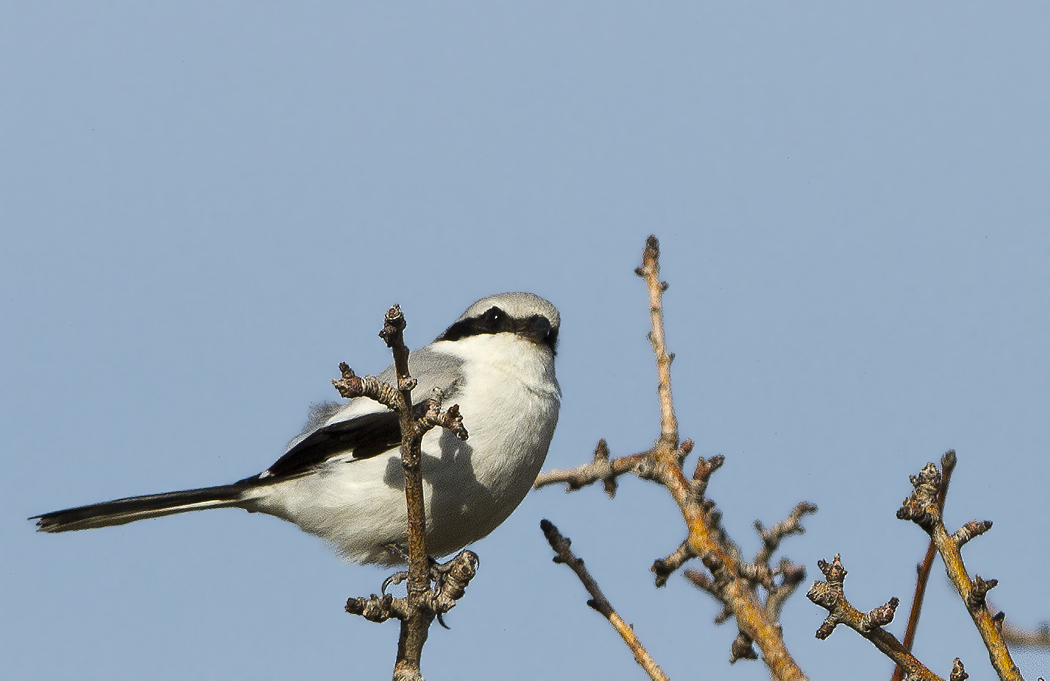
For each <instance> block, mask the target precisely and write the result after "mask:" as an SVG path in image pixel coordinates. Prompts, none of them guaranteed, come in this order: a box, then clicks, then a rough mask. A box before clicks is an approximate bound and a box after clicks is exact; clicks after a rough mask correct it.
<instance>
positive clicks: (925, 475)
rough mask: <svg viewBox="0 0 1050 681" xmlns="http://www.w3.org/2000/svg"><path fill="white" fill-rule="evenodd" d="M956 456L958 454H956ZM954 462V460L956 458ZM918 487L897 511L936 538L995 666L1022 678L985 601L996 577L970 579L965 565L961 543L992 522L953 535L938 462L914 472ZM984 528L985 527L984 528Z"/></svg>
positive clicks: (1011, 680) (1007, 678)
mask: <svg viewBox="0 0 1050 681" xmlns="http://www.w3.org/2000/svg"><path fill="white" fill-rule="evenodd" d="M952 458H953V459H954V456H953V457H952ZM953 463H954V461H953ZM911 482H912V486H913V487H914V491H913V492H912V494H911V496H909V497H908V498H907V499H905V500H904V503H903V504H902V505H901V508H900V509H899V510H898V511H897V517H898V518H900V519H901V520H911V521H913V522H915V523H916V524H917V525H919V527H921V528H923V529H924V530H925V531H926V532H927V533H928V534H929V535H930V538H931V539H932V540H933V543H934V545H935V546H936V548H937V552H938V553H939V554H940V555H941V559H942V560H943V561H944V567H945V569H946V570H947V572H948V578H949V579H950V580H951V582H952V584H953V585H954V586H955V589H956V590H957V591H958V592H959V595H960V596H961V597H962V599H963V602H964V603H965V604H966V610H967V612H969V613H970V617H971V618H972V619H973V622H974V624H975V625H976V626H977V631H978V632H979V633H980V634H981V639H982V640H983V641H984V645H985V647H986V648H987V649H988V657H989V658H990V659H991V662H992V667H993V668H994V669H995V671H996V673H997V674H998V675H999V678H1000V679H1003V680H1004V681H1021V673H1020V671H1019V670H1018V669H1017V665H1015V664H1014V662H1013V659H1012V658H1011V657H1010V651H1009V649H1008V648H1007V646H1006V642H1005V641H1004V640H1003V634H1002V630H1001V626H1000V625H1001V623H1002V619H1001V618H1000V619H999V620H998V621H996V619H995V618H994V617H993V616H992V614H991V612H990V611H989V608H988V607H987V605H986V603H985V595H986V594H987V592H988V590H989V589H991V588H993V587H994V586H995V585H996V584H997V581H996V580H984V579H981V577H980V576H979V575H978V576H975V578H974V579H973V580H971V579H970V577H969V575H968V574H967V572H966V566H965V565H963V560H962V553H961V552H960V547H961V545H962V544H963V543H965V541H964V540H968V539H969V538H970V535H971V534H972V535H973V536H977V535H978V534H980V533H981V532H976V529H977V528H980V527H984V526H985V524H987V526H988V527H991V525H990V523H987V521H986V522H985V523H971V524H970V525H969V526H970V527H971V528H974V529H973V530H970V531H962V532H956V533H955V535H949V534H948V531H947V530H946V529H945V527H944V522H943V521H942V519H941V509H940V506H939V505H938V503H937V499H936V497H937V489H938V487H939V486H940V482H941V473H940V471H939V470H937V466H935V465H934V464H932V463H928V464H926V466H925V467H924V468H923V469H922V471H921V472H920V473H919V475H918V476H911ZM982 532H983V530H982Z"/></svg>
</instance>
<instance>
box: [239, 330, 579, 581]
mask: <svg viewBox="0 0 1050 681" xmlns="http://www.w3.org/2000/svg"><path fill="white" fill-rule="evenodd" d="M431 349H433V350H435V351H439V352H447V353H449V354H452V355H455V356H457V357H459V358H460V359H461V360H463V365H462V371H463V381H462V384H461V389H460V391H459V393H458V394H457V395H456V396H455V397H454V398H453V401H455V402H457V403H458V404H459V406H460V411H461V413H462V414H463V424H464V425H465V426H466V428H467V431H468V432H469V434H470V435H469V439H468V440H467V441H466V442H462V441H460V440H458V439H457V438H456V437H455V436H453V435H452V434H451V433H449V432H447V431H442V430H438V429H435V430H432V431H431V432H429V433H427V435H426V436H425V437H424V438H423V491H424V496H425V498H426V505H427V530H428V531H427V550H428V551H429V552H430V554H431V555H434V556H443V555H447V554H449V553H452V552H454V551H457V550H459V549H460V548H462V547H464V546H466V545H467V544H469V543H471V542H473V541H476V540H478V539H480V538H482V537H484V536H485V535H487V534H489V533H490V532H492V530H494V529H495V528H496V527H497V526H498V525H499V524H500V523H502V522H503V521H504V520H506V518H507V517H508V516H509V515H510V514H511V512H512V511H513V510H514V509H515V508H517V506H518V504H519V503H521V500H522V499H523V498H524V497H525V495H526V494H527V493H528V491H529V489H530V488H531V486H532V483H533V481H534V480H535V479H536V475H537V474H538V473H539V471H540V468H541V466H542V465H543V461H544V458H545V457H546V455H547V449H548V447H549V445H550V441H551V437H553V435H554V427H555V425H557V422H558V408H559V406H560V403H561V392H560V390H559V388H558V382H557V379H556V378H555V376H554V362H553V354H552V353H551V352H550V350H549V349H548V348H546V347H543V346H538V345H535V344H533V343H531V342H529V341H527V340H524V339H522V338H519V337H517V336H514V335H511V334H489V335H479V336H472V337H469V338H463V339H460V340H458V341H455V342H448V341H442V342H438V343H435V344H434V345H433V346H431ZM417 397H418V396H417ZM448 406H451V404H450V403H446V404H445V407H446V408H447V407H448ZM369 410H370V409H369ZM263 489H265V490H266V492H265V493H264V494H262V495H260V497H258V498H257V500H256V503H255V508H253V509H252V510H258V511H262V512H264V513H270V514H272V515H276V516H278V517H281V518H284V519H286V520H290V521H292V522H296V523H297V524H298V525H299V526H300V527H301V528H302V529H303V530H305V531H307V532H310V533H312V534H316V535H318V536H321V537H323V538H324V539H326V540H328V541H330V542H331V543H333V544H334V545H335V546H336V547H337V549H338V550H339V552H340V553H342V554H343V555H345V556H346V557H347V558H349V559H351V560H354V561H357V562H369V563H381V564H386V565H389V564H396V563H403V562H404V558H403V556H402V555H401V554H400V553H399V552H398V551H397V550H396V549H394V548H393V546H402V547H403V546H405V545H406V544H407V535H406V529H405V524H406V518H405V497H404V481H403V477H402V471H401V462H400V457H399V454H398V451H397V449H394V450H391V451H390V452H388V453H385V454H381V455H379V456H376V457H373V458H370V459H364V460H344V461H333V462H331V463H329V464H326V465H325V466H324V467H323V469H322V470H321V471H320V472H319V473H318V474H317V475H308V476H304V477H301V478H296V479H292V480H287V481H283V482H280V483H277V484H275V485H273V486H272V487H269V488H263ZM260 491H262V490H260Z"/></svg>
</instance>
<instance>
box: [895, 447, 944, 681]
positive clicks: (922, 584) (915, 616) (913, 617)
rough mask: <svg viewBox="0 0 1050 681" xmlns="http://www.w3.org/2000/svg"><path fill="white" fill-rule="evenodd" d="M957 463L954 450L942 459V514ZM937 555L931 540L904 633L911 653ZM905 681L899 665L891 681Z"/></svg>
mask: <svg viewBox="0 0 1050 681" xmlns="http://www.w3.org/2000/svg"><path fill="white" fill-rule="evenodd" d="M955 462H956V458H955V450H954V449H949V450H948V451H947V452H945V453H944V456H942V457H941V468H942V469H943V470H944V474H943V475H942V476H941V484H940V488H939V489H938V490H937V508H938V509H939V510H940V511H941V512H943V511H944V500H945V498H946V497H947V495H948V484H949V483H950V482H951V479H952V472H953V471H954V470H955ZM936 553H937V548H936V547H935V546H934V545H933V540H932V539H931V540H930V543H929V545H928V546H927V547H926V556H925V557H924V558H923V559H922V563H920V564H919V566H918V570H917V572H918V574H917V576H916V578H915V595H914V596H912V601H911V611H910V612H909V613H908V628H907V629H906V630H905V632H904V648H905V650H908V651H909V652H910V651H911V649H912V646H913V645H914V644H915V633H916V631H917V630H918V628H919V615H920V614H921V613H922V601H923V599H924V598H925V596H926V585H927V584H928V583H929V581H930V572H931V571H932V570H933V557H934V555H936ZM903 679H904V669H903V668H902V667H901V666H900V665H898V666H897V667H896V668H895V669H894V670H893V676H891V677H890V681H902V680H903Z"/></svg>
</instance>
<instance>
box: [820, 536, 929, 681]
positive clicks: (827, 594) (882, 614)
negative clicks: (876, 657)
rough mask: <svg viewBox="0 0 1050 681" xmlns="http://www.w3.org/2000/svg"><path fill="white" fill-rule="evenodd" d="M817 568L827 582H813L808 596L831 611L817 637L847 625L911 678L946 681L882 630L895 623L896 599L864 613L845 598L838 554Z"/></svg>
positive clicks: (922, 680) (921, 680) (843, 579)
mask: <svg viewBox="0 0 1050 681" xmlns="http://www.w3.org/2000/svg"><path fill="white" fill-rule="evenodd" d="M817 566H818V567H820V571H821V572H823V573H824V577H825V579H826V580H827V581H826V582H814V583H813V586H812V587H811V588H810V590H809V593H807V594H806V597H807V598H809V600H811V601H813V602H814V603H816V604H817V605H819V606H821V607H823V608H825V609H826V610H827V611H828V616H827V618H826V619H825V620H824V623H823V624H821V625H820V628H819V629H817V638H819V639H821V640H823V639H826V638H827V637H828V636H831V633H832V632H833V631H834V630H835V627H836V626H838V625H839V624H845V625H847V626H848V627H850V628H851V629H854V630H855V631H857V633H859V634H860V635H861V636H863V637H864V638H866V639H868V640H869V641H871V642H872V643H873V644H874V645H875V647H876V648H878V649H879V650H880V651H882V653H883V654H885V655H886V656H887V657H889V658H890V659H891V660H893V661H894V662H896V663H897V664H898V665H899V666H901V667H904V669H905V671H906V672H907V673H908V678H909V679H918V680H920V681H943V679H941V677H939V676H937V675H936V674H934V673H933V672H931V671H930V670H929V669H927V668H926V667H925V666H924V665H923V664H922V663H921V662H919V661H918V660H917V659H916V658H915V657H914V656H913V655H912V654H911V653H910V652H908V651H907V650H905V649H904V646H903V645H901V643H900V641H898V640H897V638H896V637H895V636H894V635H893V634H891V633H890V632H888V631H886V630H885V629H883V628H882V626H883V625H885V624H889V623H890V622H892V621H893V613H894V610H895V609H896V608H897V603H898V601H897V599H896V598H891V599H890V601H889V602H888V603H887V604H886V605H883V606H880V607H878V608H875V609H874V610H872V611H871V612H868V613H863V612H861V611H859V610H857V609H856V608H855V607H853V605H852V604H851V603H850V602H849V600H847V599H846V595H845V593H844V591H843V582H844V581H845V580H846V568H844V567H843V566H842V560H841V558H840V557H839V555H838V554H835V560H833V561H832V562H831V563H827V562H825V561H823V560H821V561H818V562H817Z"/></svg>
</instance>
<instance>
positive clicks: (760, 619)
mask: <svg viewBox="0 0 1050 681" xmlns="http://www.w3.org/2000/svg"><path fill="white" fill-rule="evenodd" d="M659 258H660V244H659V242H658V241H657V239H656V237H654V236H650V237H649V238H648V239H647V240H646V244H645V249H644V251H643V253H642V266H641V267H639V268H638V269H636V270H635V273H636V274H638V275H639V276H640V277H642V278H643V279H644V280H645V282H646V285H647V288H648V293H649V313H650V318H651V323H652V330H651V331H650V333H649V341H650V342H651V343H652V346H653V354H654V355H655V356H656V366H657V379H658V380H657V392H658V396H659V401H660V436H659V438H658V439H657V440H656V443H655V444H654V446H653V447H652V448H651V449H649V450H648V451H645V452H642V453H639V454H633V455H631V456H627V457H620V458H616V459H613V460H611V461H610V460H609V457H608V448H607V447H605V444H604V441H603V442H601V443H599V448H598V451H596V452H595V460H594V462H593V463H590V464H587V465H585V466H580V467H578V468H576V469H573V470H571V471H553V472H551V473H546V474H544V475H541V476H540V477H539V478H538V479H537V481H536V486H537V487H542V486H544V485H549V484H553V483H556V482H564V483H566V484H567V486H568V490H569V491H572V490H574V489H578V488H579V487H582V486H584V485H587V484H591V483H593V482H597V481H599V480H601V481H603V482H604V483H605V489H606V491H607V492H609V493H610V494H611V493H612V492H613V491H615V479H616V477H617V476H618V475H622V474H624V473H634V474H635V475H637V476H638V477H640V478H643V479H647V480H652V481H655V482H658V483H660V484H661V485H663V486H664V487H666V488H667V491H668V492H669V493H670V494H671V496H672V498H673V499H674V500H675V503H676V504H677V505H678V507H679V509H680V510H681V513H682V517H683V519H684V521H685V524H686V527H687V528H688V535H687V538H686V540H685V542H684V543H683V544H682V546H680V547H679V549H678V550H676V551H675V552H674V553H673V554H671V555H670V556H668V557H667V558H666V559H663V560H661V561H657V563H656V564H654V572H656V575H657V584H658V585H659V584H661V583H662V581H663V580H665V579H666V578H667V576H668V575H669V574H671V572H673V571H675V570H677V569H678V568H679V567H680V566H681V565H682V564H683V563H684V562H685V561H686V560H687V559H688V558H691V557H700V558H701V559H702V560H703V561H704V563H705V565H708V566H709V569H712V570H717V571H718V575H716V579H715V580H714V581H711V582H710V587H711V588H710V589H709V590H710V591H711V593H712V594H714V595H715V597H716V598H717V599H718V600H719V601H720V602H722V603H723V604H724V606H725V610H724V612H731V613H732V615H733V616H734V617H735V618H736V621H737V627H738V629H739V630H740V633H741V636H739V637H738V638H737V643H735V644H734V648H733V655H734V657H745V656H746V651H744V650H743V646H744V645H745V643H746V645H747V646H750V643H751V642H754V643H755V644H756V645H757V646H758V647H759V649H760V650H761V652H762V658H763V661H764V662H765V663H766V665H767V667H768V668H769V671H770V673H771V674H772V676H773V677H774V678H776V679H779V680H781V681H787V680H790V681H801V680H802V679H805V678H806V677H805V675H804V674H803V673H802V670H801V669H800V668H799V666H798V665H797V664H796V663H795V661H794V660H793V659H792V658H791V655H790V654H789V653H788V650H787V647H786V646H785V645H784V640H783V636H782V634H781V631H780V627H779V625H778V624H777V622H776V618H775V616H773V615H772V613H773V612H774V611H778V610H779V608H775V609H774V610H767V609H766V608H764V607H763V606H762V605H761V604H760V603H759V601H758V597H757V595H756V593H755V592H754V587H753V584H752V582H751V581H750V580H749V578H748V577H746V576H745V575H744V573H750V572H755V574H753V575H751V577H752V578H754V577H759V575H758V574H757V572H756V571H754V570H750V568H749V567H748V566H742V563H741V561H740V559H739V549H737V548H736V547H735V546H734V545H733V544H732V542H730V541H729V539H728V537H727V536H726V535H725V533H724V532H723V530H722V528H721V526H720V524H719V518H720V513H719V512H718V511H717V510H716V509H714V504H713V503H712V502H710V501H709V500H707V499H705V498H704V495H705V491H706V487H707V483H708V478H709V477H710V474H711V473H712V472H713V471H714V470H715V469H717V468H718V466H719V465H721V462H722V459H721V457H714V458H713V459H711V460H710V461H706V462H702V463H703V464H704V465H702V466H700V465H698V468H697V470H698V473H697V474H696V475H694V477H693V479H692V480H689V479H688V478H686V476H685V474H684V473H683V471H682V464H683V461H684V460H685V458H686V456H687V455H688V454H689V452H690V450H692V448H693V443H692V441H690V440H686V441H685V442H682V443H681V444H679V440H678V437H679V433H678V419H677V417H676V415H675V410H674V400H673V396H672V393H671V362H672V360H673V359H674V355H672V354H669V353H668V352H667V344H666V338H665V333H664V321H663V294H664V292H665V291H666V290H667V284H666V283H665V282H662V281H660V267H659ZM766 572H771V571H769V570H767V571H766ZM767 581H768V580H767ZM738 653H740V654H738Z"/></svg>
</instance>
